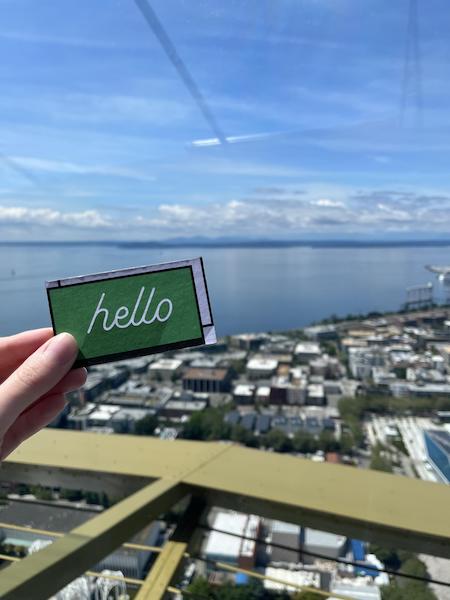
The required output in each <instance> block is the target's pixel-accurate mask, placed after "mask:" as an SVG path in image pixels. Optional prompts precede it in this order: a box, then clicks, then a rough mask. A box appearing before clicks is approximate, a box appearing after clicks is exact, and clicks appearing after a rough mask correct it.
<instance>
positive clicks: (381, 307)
mask: <svg viewBox="0 0 450 600" xmlns="http://www.w3.org/2000/svg"><path fill="white" fill-rule="evenodd" d="M196 256H203V257H204V260H205V268H206V275H207V280H208V284H209V290H210V295H211V302H212V308H213V313H214V318H215V322H216V327H217V331H218V333H219V335H225V334H231V333H238V332H244V331H276V330H283V329H290V328H295V327H301V326H305V325H308V324H310V323H311V322H313V321H316V320H319V319H322V318H325V317H328V316H330V315H331V314H333V313H334V314H337V315H340V316H344V315H347V314H348V313H366V312H369V311H386V310H393V311H395V310H398V309H399V308H400V306H401V304H402V303H403V302H404V301H405V288H406V287H408V286H413V285H418V284H424V283H427V282H429V281H432V282H433V283H434V284H435V290H436V292H437V295H438V297H439V295H441V294H442V290H441V289H440V286H439V283H438V282H437V280H436V278H435V276H433V275H432V274H431V273H429V272H427V271H426V270H425V268H424V266H425V265H426V264H438V265H440V264H449V263H450V249H449V248H427V247H405V248H389V247H382V248H360V247H357V248H308V247H298V248H206V249H205V248H188V249H186V248H170V249H161V250H158V249H142V248H137V249H124V248H119V247H116V246H113V245H111V246H65V245H61V246H59V245H48V246H21V245H8V246H0V307H1V310H0V335H8V334H12V333H15V332H18V331H22V330H25V329H31V328H35V327H43V326H47V325H49V324H50V315H49V310H48V305H47V296H46V291H45V281H46V280H51V279H60V278H64V277H70V276H74V275H81V274H85V273H94V272H98V271H107V270H110V269H119V268H124V267H131V266H138V265H147V264H152V263H158V262H167V261H171V260H178V259H183V258H194V257H196Z"/></svg>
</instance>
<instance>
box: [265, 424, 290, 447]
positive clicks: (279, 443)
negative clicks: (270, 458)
mask: <svg viewBox="0 0 450 600" xmlns="http://www.w3.org/2000/svg"><path fill="white" fill-rule="evenodd" d="M264 445H265V446H268V447H269V448H273V449H274V450H275V452H292V450H293V448H294V446H293V444H292V441H291V440H290V439H289V438H288V436H287V435H286V434H285V433H283V432H282V431H281V430H280V429H272V430H271V431H269V433H267V434H266V435H265V436H264Z"/></svg>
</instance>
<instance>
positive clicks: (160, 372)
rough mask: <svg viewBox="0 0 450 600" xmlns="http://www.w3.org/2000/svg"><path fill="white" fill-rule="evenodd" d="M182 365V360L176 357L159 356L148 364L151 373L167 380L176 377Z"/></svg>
mask: <svg viewBox="0 0 450 600" xmlns="http://www.w3.org/2000/svg"><path fill="white" fill-rule="evenodd" d="M182 366H183V362H182V361H181V360H178V359H177V358H160V359H159V360H157V361H155V362H154V363H152V364H151V365H150V369H149V371H150V373H151V375H154V376H155V377H160V378H161V379H164V380H166V381H167V380H170V379H174V378H175V377H178V375H179V374H180V371H181V367H182Z"/></svg>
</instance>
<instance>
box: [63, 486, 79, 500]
mask: <svg viewBox="0 0 450 600" xmlns="http://www.w3.org/2000/svg"><path fill="white" fill-rule="evenodd" d="M60 497H61V498H62V499H63V500H70V502H79V501H80V500H82V499H83V493H82V491H81V490H66V489H64V488H63V489H61V492H60Z"/></svg>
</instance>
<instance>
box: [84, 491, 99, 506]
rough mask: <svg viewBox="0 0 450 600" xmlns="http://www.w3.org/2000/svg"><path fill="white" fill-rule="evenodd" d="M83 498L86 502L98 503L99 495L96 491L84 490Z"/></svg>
mask: <svg viewBox="0 0 450 600" xmlns="http://www.w3.org/2000/svg"><path fill="white" fill-rule="evenodd" d="M84 499H85V500H86V502H87V503H88V504H100V496H99V495H98V494H97V492H85V494H84Z"/></svg>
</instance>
